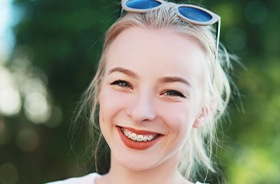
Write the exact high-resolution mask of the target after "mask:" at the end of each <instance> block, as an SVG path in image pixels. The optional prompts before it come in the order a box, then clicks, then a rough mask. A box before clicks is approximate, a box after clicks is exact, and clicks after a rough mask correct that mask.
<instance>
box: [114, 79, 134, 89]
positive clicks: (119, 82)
mask: <svg viewBox="0 0 280 184" xmlns="http://www.w3.org/2000/svg"><path fill="white" fill-rule="evenodd" d="M111 85H116V86H120V87H123V88H132V86H131V84H130V83H129V82H127V81H125V80H116V81H114V82H112V83H111Z"/></svg>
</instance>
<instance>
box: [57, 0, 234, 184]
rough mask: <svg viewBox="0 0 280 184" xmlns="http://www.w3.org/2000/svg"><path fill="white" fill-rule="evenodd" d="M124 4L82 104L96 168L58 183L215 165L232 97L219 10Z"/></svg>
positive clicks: (148, 1)
mask: <svg viewBox="0 0 280 184" xmlns="http://www.w3.org/2000/svg"><path fill="white" fill-rule="evenodd" d="M122 10H124V11H125V12H126V15H122V16H121V18H120V19H119V20H118V21H117V22H116V23H115V24H113V25H112V26H111V28H110V29H109V30H108V32H107V34H106V38H105V42H104V47H103V52H102V57H101V59H100V63H99V67H98V71H97V74H96V76H95V77H94V79H93V81H92V83H91V85H90V87H89V89H88V90H87V92H86V95H85V102H84V105H83V107H82V108H81V112H83V111H85V110H86V108H87V107H89V108H90V118H89V121H90V126H92V132H93V134H94V136H93V140H92V141H93V142H94V147H95V163H96V165H97V168H96V172H95V173H92V174H89V175H86V176H83V177H80V178H70V179H67V180H64V181H59V182H57V183H83V184H87V183H88V184H89V183H91V184H131V183H133V184H143V183H145V184H155V183H157V184H158V183H160V184H188V183H193V182H194V183H199V182H197V179H196V174H197V173H199V171H200V170H202V169H206V170H207V172H208V171H209V172H213V173H215V169H214V166H213V163H212V159H211V146H212V143H213V142H214V141H215V129H216V123H217V121H218V119H219V118H220V117H221V115H223V113H224V111H225V109H226V106H227V103H228V100H229V98H230V86H229V80H228V78H227V74H226V73H225V71H224V70H223V67H228V66H229V65H230V63H229V59H228V58H229V57H228V55H227V53H226V51H225V49H223V50H221V49H219V31H220V17H219V16H218V15H216V14H214V13H213V12H210V11H209V10H206V9H203V8H201V7H198V6H193V5H184V4H182V5H179V4H174V3H169V2H165V1H161V0H123V1H122ZM213 25H216V30H214V29H213V27H214V26H213ZM96 117H98V118H96ZM97 119H98V121H96V120H97ZM97 137H99V138H97ZM105 141H106V142H105ZM104 144H105V149H101V148H102V146H100V145H104ZM106 145H107V146H106ZM106 147H108V148H109V149H106ZM104 150H105V151H104ZM106 155H108V157H106ZM100 161H101V162H102V163H100ZM104 165H105V167H104ZM101 167H103V168H105V170H103V171H102V173H100V172H99V171H98V169H100V168H101ZM98 173H99V174H98ZM104 173H105V174H104ZM206 177H207V176H205V178H206ZM55 183H56V182H55Z"/></svg>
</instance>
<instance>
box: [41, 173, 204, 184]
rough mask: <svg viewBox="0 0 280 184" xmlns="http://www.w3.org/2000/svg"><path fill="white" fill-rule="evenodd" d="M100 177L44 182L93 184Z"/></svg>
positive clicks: (93, 175) (54, 183)
mask: <svg viewBox="0 0 280 184" xmlns="http://www.w3.org/2000/svg"><path fill="white" fill-rule="evenodd" d="M98 177H101V176H100V175H99V174H97V173H91V174H88V175H86V176H82V177H77V178H69V179H66V180H61V181H55V182H50V183H46V184H81V183H82V184H95V179H96V178H98ZM195 184H202V183H199V182H196V183H195Z"/></svg>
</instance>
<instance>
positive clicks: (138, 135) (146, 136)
mask: <svg viewBox="0 0 280 184" xmlns="http://www.w3.org/2000/svg"><path fill="white" fill-rule="evenodd" d="M117 128H118V131H119V134H120V137H121V140H122V141H123V143H124V144H125V145H126V146H127V147H129V148H132V149H137V150H144V149H148V148H150V147H152V146H153V145H154V144H155V143H156V142H158V141H159V140H160V137H162V134H158V133H154V132H150V131H143V130H135V129H132V128H125V127H117Z"/></svg>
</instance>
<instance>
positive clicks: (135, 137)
mask: <svg viewBox="0 0 280 184" xmlns="http://www.w3.org/2000/svg"><path fill="white" fill-rule="evenodd" d="M121 131H122V132H123V134H124V135H125V136H126V137H127V138H129V139H131V140H133V141H136V142H147V141H152V140H154V139H156V138H157V137H158V135H137V134H136V133H133V132H130V131H129V130H127V129H124V128H122V129H121Z"/></svg>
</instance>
